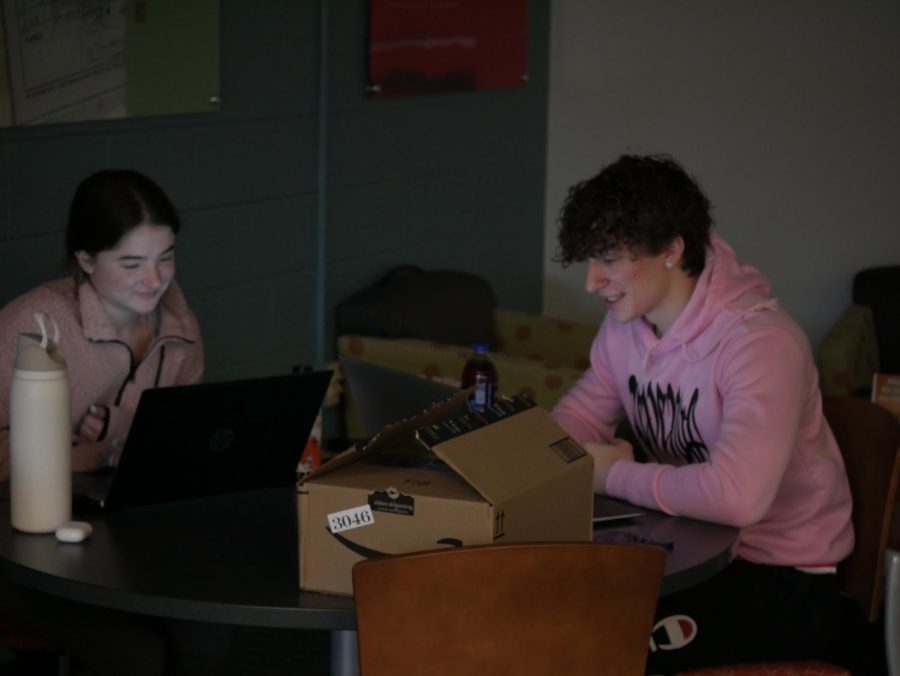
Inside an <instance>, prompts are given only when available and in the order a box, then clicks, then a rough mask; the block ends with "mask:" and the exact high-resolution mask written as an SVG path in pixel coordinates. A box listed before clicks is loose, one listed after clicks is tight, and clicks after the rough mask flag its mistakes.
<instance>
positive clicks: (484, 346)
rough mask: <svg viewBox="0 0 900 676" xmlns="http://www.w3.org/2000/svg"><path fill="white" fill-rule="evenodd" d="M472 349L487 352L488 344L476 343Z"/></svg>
mask: <svg viewBox="0 0 900 676" xmlns="http://www.w3.org/2000/svg"><path fill="white" fill-rule="evenodd" d="M472 349H473V350H475V351H476V352H487V351H488V344H487V343H475V344H474V345H473V346H472Z"/></svg>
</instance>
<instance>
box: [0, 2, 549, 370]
mask: <svg viewBox="0 0 900 676" xmlns="http://www.w3.org/2000/svg"><path fill="white" fill-rule="evenodd" d="M367 4H368V3H366V2H365V1H364V0H352V1H351V0H339V1H336V0H332V2H330V3H329V5H328V9H327V25H328V33H327V39H326V44H327V64H328V69H327V73H328V78H327V83H326V85H327V87H326V89H327V91H328V94H329V95H328V101H327V107H328V115H327V118H326V124H325V128H327V136H326V139H327V142H326V145H325V150H326V153H325V167H326V168H327V171H326V174H325V177H326V179H327V188H328V189H327V200H326V202H325V204H324V205H321V206H322V207H323V209H322V211H323V212H324V215H325V220H324V223H325V226H326V227H325V230H324V232H325V238H324V249H323V250H324V257H323V263H324V268H320V267H319V264H320V261H319V255H318V251H319V249H318V247H319V245H320V242H319V240H318V239H317V231H318V228H317V222H318V220H319V213H320V205H319V202H318V190H317V186H318V182H317V171H318V166H319V165H318V164H317V162H318V153H319V146H318V141H317V139H318V136H319V128H320V124H319V122H320V120H319V117H318V113H317V111H318V106H319V91H320V90H319V79H320V78H319V46H320V39H319V38H320V29H319V26H320V14H319V3H318V2H316V1H314V0H303V1H299V0H279V1H276V0H267V2H265V3H247V2H243V1H242V0H221V5H220V16H221V22H222V26H221V31H222V33H221V50H222V51H221V77H222V86H221V95H222V108H221V111H220V112H218V113H210V114H198V115H179V116H171V117H158V118H143V119H130V120H121V121H113V122H104V123H81V124H77V125H76V124H72V125H49V126H43V127H33V128H14V129H3V130H0V144H2V153H0V303H5V302H7V301H9V300H10V299H11V298H13V297H14V296H15V295H18V294H19V293H22V292H24V291H26V290H28V289H29V288H31V287H33V286H34V285H36V284H38V283H39V282H41V281H42V280H45V279H48V278H51V277H56V276H59V275H60V274H61V270H60V268H59V261H60V259H61V256H62V253H61V252H62V244H61V240H62V230H63V225H64V221H65V215H66V209H67V206H68V202H69V199H70V198H71V195H72V192H73V191H74V188H75V186H76V184H77V183H78V181H79V180H80V179H81V178H83V177H84V176H86V175H88V174H89V173H91V172H93V171H95V170H97V169H100V168H103V167H132V168H135V169H137V170H139V171H143V172H145V173H147V174H148V175H150V176H152V177H153V178H154V179H156V180H157V181H158V182H159V183H160V184H161V185H162V187H163V188H164V189H165V190H166V191H167V192H168V193H169V195H170V196H171V198H172V199H173V201H174V202H175V205H176V206H177V207H178V208H179V210H180V212H181V213H182V215H183V220H184V230H183V231H182V234H181V236H180V237H179V242H178V266H179V268H178V275H179V279H180V281H181V284H182V285H183V286H184V287H185V290H186V292H187V294H188V297H189V299H190V302H191V304H192V305H193V307H194V309H195V311H196V313H197V315H198V317H199V319H200V323H201V326H202V329H203V332H204V337H205V340H206V344H207V356H208V358H207V379H223V378H232V377H245V376H252V375H264V374H269V373H278V372H284V371H286V370H287V369H288V368H289V367H290V365H291V364H295V363H298V362H306V363H311V362H315V361H316V359H317V357H318V354H319V353H320V346H319V344H318V342H317V335H318V333H317V331H316V325H317V299H318V298H319V297H320V295H319V294H320V292H321V293H322V294H323V295H322V297H323V298H324V299H325V306H324V321H325V326H324V331H325V342H324V344H323V345H322V351H324V353H325V356H326V357H328V356H330V355H331V341H332V338H333V336H332V335H331V333H332V332H331V323H332V315H333V308H334V304H335V303H336V302H338V301H339V300H340V299H341V298H343V297H345V296H346V295H348V294H349V293H352V292H353V291H355V290H357V289H358V288H360V287H361V286H363V285H366V284H368V283H371V282H372V281H374V280H375V279H377V278H378V277H379V276H380V275H381V274H382V273H383V272H384V271H385V270H386V269H388V268H389V267H391V266H393V265H397V264H401V263H414V264H418V265H420V266H422V267H425V268H429V269H431V268H434V269H437V268H452V269H461V270H469V271H472V272H476V273H479V274H482V275H483V276H485V277H486V278H487V279H488V280H489V281H490V282H491V283H492V284H493V286H494V288H495V290H496V292H497V296H498V299H499V301H500V303H501V304H502V305H504V306H506V307H512V308H518V309H522V310H529V311H538V310H539V309H540V306H541V285H542V281H541V280H542V246H543V194H544V162H545V142H546V108H547V106H546V98H547V56H548V40H549V13H548V3H545V2H541V1H538V0H531V1H530V2H529V3H528V5H529V76H530V81H529V82H528V84H527V86H525V87H520V88H517V89H509V90H494V91H484V92H470V93H459V94H440V95H430V96H423V97H415V98H405V99H394V100H384V101H370V100H368V99H366V97H365V91H364V85H365V74H366V73H365V68H366V7H367ZM319 282H324V289H321V288H320V286H319Z"/></svg>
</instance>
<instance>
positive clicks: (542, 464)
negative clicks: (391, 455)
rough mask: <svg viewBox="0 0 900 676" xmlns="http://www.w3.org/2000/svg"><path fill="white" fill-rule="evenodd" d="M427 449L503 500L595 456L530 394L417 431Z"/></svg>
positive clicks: (492, 497)
mask: <svg viewBox="0 0 900 676" xmlns="http://www.w3.org/2000/svg"><path fill="white" fill-rule="evenodd" d="M418 439H419V441H420V442H421V443H422V444H423V446H425V447H426V448H430V449H431V450H432V451H433V452H434V454H435V455H437V456H438V457H439V458H441V459H442V460H444V462H446V463H447V464H448V465H449V466H450V467H451V468H452V469H453V470H454V471H455V472H457V473H458V474H459V475H460V476H461V477H462V478H464V479H465V480H466V481H467V482H469V483H470V484H471V485H472V487H473V488H475V489H476V490H477V491H478V492H479V493H480V494H481V495H482V497H484V498H485V500H487V501H489V502H491V503H492V504H499V503H503V502H506V501H508V500H510V499H511V498H512V497H514V496H516V495H519V494H522V493H525V492H527V491H530V490H531V489H532V488H533V487H535V486H537V485H539V484H541V483H544V482H546V481H548V480H549V479H551V478H552V477H555V476H559V475H561V474H564V473H566V472H567V471H568V470H569V469H570V468H571V467H572V466H573V465H575V464H576V463H588V464H593V463H592V460H591V457H590V456H589V455H588V454H587V453H586V452H585V451H584V449H582V448H581V446H579V445H578V443H577V442H575V441H574V440H573V439H572V438H571V437H569V435H568V434H567V433H566V432H565V430H563V429H562V428H561V427H560V426H559V425H558V424H557V423H556V421H555V420H553V418H551V417H550V414H549V413H547V411H545V410H544V409H542V408H539V407H538V406H537V405H536V404H535V403H534V402H533V401H531V400H530V399H528V398H527V397H514V398H512V399H506V400H501V401H500V402H498V405H495V406H493V407H492V408H491V409H490V412H489V414H476V413H468V414H465V415H463V416H459V417H457V418H453V419H449V420H445V421H441V422H438V423H435V424H433V425H431V426H429V427H428V428H423V429H420V430H419V431H418Z"/></svg>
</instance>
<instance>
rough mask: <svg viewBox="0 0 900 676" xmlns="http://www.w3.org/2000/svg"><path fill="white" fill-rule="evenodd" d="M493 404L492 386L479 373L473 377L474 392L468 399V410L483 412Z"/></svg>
mask: <svg viewBox="0 0 900 676" xmlns="http://www.w3.org/2000/svg"><path fill="white" fill-rule="evenodd" d="M493 402H494V386H493V385H492V384H491V383H489V382H488V379H487V377H486V376H483V375H481V374H480V373H479V374H478V375H477V376H475V392H474V393H473V394H472V396H471V397H470V398H469V408H470V409H471V410H473V411H483V410H484V409H486V408H487V407H488V406H490V405H491V404H492V403H493Z"/></svg>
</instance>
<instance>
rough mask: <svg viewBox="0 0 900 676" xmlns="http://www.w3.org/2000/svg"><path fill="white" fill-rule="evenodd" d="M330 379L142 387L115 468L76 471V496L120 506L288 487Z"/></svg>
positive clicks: (308, 376)
mask: <svg viewBox="0 0 900 676" xmlns="http://www.w3.org/2000/svg"><path fill="white" fill-rule="evenodd" d="M330 380H331V371H327V370H326V371H314V372H307V373H297V374H291V375H283V376H272V377H267V378H257V379H252V380H237V381H231V382H221V383H201V384H197V385H179V386H175V387H160V388H156V389H150V390H145V391H144V393H143V394H142V395H141V399H140V402H139V404H138V408H137V411H136V412H135V416H134V422H133V423H132V426H131V430H130V431H129V433H128V439H127V440H126V442H125V446H124V448H123V450H122V456H121V458H120V460H119V464H118V467H117V468H116V470H115V472H114V473H103V472H100V473H94V474H76V475H75V477H74V486H73V491H74V494H75V497H76V501H80V504H84V503H85V502H88V503H92V504H93V505H94V506H98V507H102V508H104V509H111V510H119V509H124V508H127V507H135V506H139V505H147V504H153V503H158V502H170V501H173V500H183V499H189V498H199V497H205V496H209V495H218V494H222V493H233V492H238V491H250V490H258V489H263V488H274V487H278V486H290V485H292V484H293V483H294V482H295V481H296V471H297V464H298V462H299V460H300V456H301V454H302V452H303V448H304V446H305V445H306V441H307V439H308V438H309V433H310V431H311V430H312V427H313V424H314V422H315V419H316V416H317V415H318V413H319V409H320V407H321V405H322V401H323V399H324V398H325V391H326V389H327V388H328V383H329V382H330ZM77 506H79V502H76V507H77Z"/></svg>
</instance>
